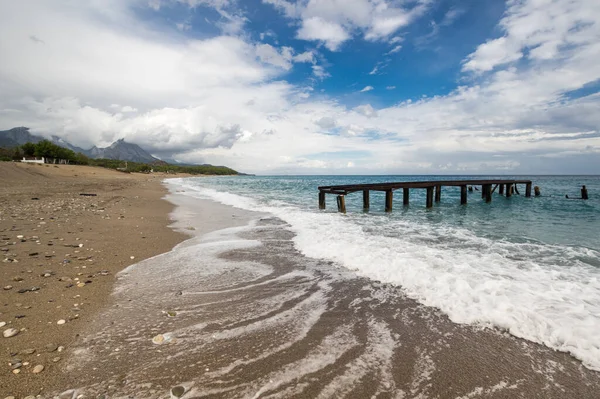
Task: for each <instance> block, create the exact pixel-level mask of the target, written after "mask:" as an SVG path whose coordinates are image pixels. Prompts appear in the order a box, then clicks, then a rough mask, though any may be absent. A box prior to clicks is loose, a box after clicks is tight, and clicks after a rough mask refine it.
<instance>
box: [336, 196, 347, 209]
mask: <svg viewBox="0 0 600 399" xmlns="http://www.w3.org/2000/svg"><path fill="white" fill-rule="evenodd" d="M337 206H338V211H339V212H342V213H346V197H345V196H343V195H338V196H337Z"/></svg>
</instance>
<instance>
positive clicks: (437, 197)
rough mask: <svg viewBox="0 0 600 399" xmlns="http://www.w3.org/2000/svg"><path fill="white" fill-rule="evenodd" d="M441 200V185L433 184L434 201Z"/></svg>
mask: <svg viewBox="0 0 600 399" xmlns="http://www.w3.org/2000/svg"><path fill="white" fill-rule="evenodd" d="M441 200H442V186H440V185H437V186H435V202H440V201H441Z"/></svg>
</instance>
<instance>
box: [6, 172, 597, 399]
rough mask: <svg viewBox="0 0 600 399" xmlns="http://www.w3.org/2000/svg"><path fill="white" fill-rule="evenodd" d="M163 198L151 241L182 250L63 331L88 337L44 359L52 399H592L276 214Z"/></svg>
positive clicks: (536, 360)
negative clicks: (349, 263)
mask: <svg viewBox="0 0 600 399" xmlns="http://www.w3.org/2000/svg"><path fill="white" fill-rule="evenodd" d="M171 182H173V181H171ZM156 183H158V182H156ZM113 184H114V183H113ZM158 186H160V187H162V191H160V190H159V191H160V192H162V193H163V194H164V193H165V192H166V190H165V189H164V186H162V185H160V183H159V184H158ZM167 186H168V187H169V189H170V193H169V194H167V196H166V199H168V201H170V204H169V203H167V202H166V201H164V200H162V199H160V201H162V202H163V203H164V204H166V208H164V209H166V210H167V212H166V213H165V214H162V215H160V216H158V215H154V216H155V217H157V218H158V219H157V220H158V221H160V222H162V223H163V224H162V227H161V228H157V230H154V231H156V234H157V239H158V240H162V239H163V238H164V237H166V235H165V234H167V235H168V232H167V230H170V231H171V233H172V234H173V235H174V237H176V238H177V239H175V241H176V242H174V243H173V245H174V248H173V249H172V250H171V248H168V249H166V250H165V251H163V252H162V253H158V251H157V250H158V248H157V247H153V248H152V249H153V250H155V253H154V255H149V256H146V257H143V256H139V257H138V256H136V259H135V260H131V259H128V260H129V262H123V263H122V266H123V267H121V268H120V269H115V270H114V276H115V278H116V280H114V279H111V281H113V282H115V284H113V283H110V284H109V285H108V286H109V287H110V288H109V289H108V291H107V293H106V300H105V301H104V302H102V303H101V304H100V305H101V306H100V305H98V306H97V307H95V308H92V307H90V308H86V309H88V310H89V312H88V313H87V315H88V316H87V318H86V319H85V321H86V322H85V323H82V324H80V325H79V326H77V325H76V324H75V323H76V322H77V321H78V320H79V321H80V322H81V321H82V320H84V319H83V318H82V316H80V318H79V319H76V320H75V321H69V322H68V323H66V324H65V325H63V326H59V327H71V326H73V327H77V329H75V328H74V330H73V331H76V332H74V333H75V334H80V335H79V337H75V339H74V340H73V341H71V344H69V346H67V347H66V349H65V351H64V352H63V354H57V353H56V352H54V353H50V354H48V355H43V356H47V357H51V356H59V355H60V356H61V357H62V358H63V359H62V360H61V361H59V362H58V363H57V365H56V367H54V366H53V367H51V369H49V370H44V372H43V373H41V374H39V375H30V377H31V378H38V380H41V379H40V378H39V377H45V378H46V384H45V385H44V387H45V390H44V391H43V393H41V394H40V397H60V398H63V399H65V398H74V397H77V396H78V395H84V397H97V396H98V395H108V397H113V396H126V395H133V396H135V397H144V398H164V397H166V396H168V394H169V390H170V389H171V388H172V387H174V386H181V387H183V388H184V390H185V394H184V396H183V397H184V398H192V397H219V398H220V397H222V398H247V397H257V398H258V397H263V396H272V397H290V396H294V397H306V398H315V397H322V398H328V397H348V398H353V397H371V396H378V397H395V396H401V397H407V398H417V397H421V398H426V397H440V398H477V397H486V398H487V397H492V398H508V397H510V398H512V397H527V398H530V397H531V398H535V397H544V398H546V397H553V398H571V397H578V398H593V397H595V396H594V395H595V394H596V392H598V390H599V389H600V374H599V373H597V372H594V371H591V370H589V369H586V368H584V367H583V366H582V364H581V362H580V361H578V360H576V359H574V358H573V357H571V356H570V355H568V354H566V353H561V352H556V351H553V350H552V349H549V348H547V347H544V346H542V345H538V344H535V343H532V342H529V341H525V340H522V339H519V338H515V337H514V336H512V335H509V334H508V333H507V332H503V331H500V330H498V329H483V328H481V327H477V326H470V325H461V324H455V323H453V322H451V321H450V320H449V318H448V317H447V316H446V315H444V314H443V313H442V312H441V311H439V310H437V309H435V308H431V307H427V306H424V305H421V304H419V303H418V302H416V301H414V300H412V299H410V298H408V297H407V296H406V295H405V293H404V292H403V290H402V288H401V287H397V286H394V285H391V284H382V283H380V282H377V281H374V280H371V279H368V278H365V277H360V276H357V274H356V273H355V272H351V271H349V270H347V269H345V268H344V267H341V265H337V264H335V263H334V262H330V261H323V260H318V259H313V258H307V257H305V256H303V255H302V254H300V253H299V252H298V251H297V250H296V248H295V246H294V243H293V239H294V233H293V232H292V231H291V230H290V229H289V227H290V226H288V225H287V224H286V223H285V222H283V221H282V220H280V219H278V218H276V217H274V216H272V215H265V214H258V213H254V212H249V211H244V210H240V209H238V208H233V207H230V206H228V205H223V204H220V203H217V202H214V201H211V200H206V199H200V198H197V197H195V195H194V193H191V192H189V190H188V189H187V188H181V187H180V188H177V185H175V184H171V183H168V184H167ZM118 192H119V191H118V190H116V191H114V193H118ZM114 193H113V194H114ZM130 195H131V194H129V195H128V196H124V197H127V198H131V197H130ZM134 197H135V196H134ZM160 198H163V196H161V197H160ZM120 201H123V200H122V199H121V200H120ZM131 205H132V207H135V205H134V204H131ZM138 205H142V204H141V203H140V204H138ZM128 208H129V207H128ZM139 208H140V209H138V211H140V212H141V209H142V208H145V206H140V207H139ZM107 209H108V208H107ZM115 209H116V208H115ZM169 211H170V212H171V213H170V215H171V216H170V219H171V220H170V221H171V223H170V226H171V227H170V228H167V227H166V224H167V223H165V221H167V220H169V219H168V218H165V215H166V214H168V212H169ZM105 212H106V210H105ZM126 219H128V218H127V216H126V217H125V219H117V220H118V221H119V222H121V221H123V220H126ZM172 219H174V221H173V220H172ZM36 222H37V221H36ZM114 222H115V221H114V219H111V220H110V223H112V225H114ZM157 226H158V225H157ZM36 228H37V226H36ZM171 228H172V229H174V230H171ZM94 230H95V231H97V230H96V229H94ZM184 234H185V235H187V237H186V236H185V235H184ZM190 235H191V236H192V237H191V238H190V237H189V236H190ZM98 245H99V244H98ZM86 247H87V244H86V245H84V247H83V248H86ZM94 248H95V247H94ZM127 248H128V249H129V248H130V247H129V246H128V247H127ZM40 253H41V252H40ZM141 259H144V260H141ZM126 260H127V259H126ZM138 261H139V262H138ZM126 263H127V264H126ZM111 276H113V274H111ZM94 284H96V282H94V283H93V284H90V285H89V286H90V287H91V286H93V285H94ZM85 288H88V285H86V286H84V287H81V288H76V287H74V288H70V289H71V290H73V289H78V290H84V289H85ZM41 291H42V290H40V291H36V292H41ZM36 292H29V293H26V294H21V295H30V294H35V293H36ZM69 293H70V292H69ZM75 294H79V292H77V293H74V294H73V295H75ZM109 294H110V295H109ZM38 295H39V294H38ZM69 300H71V301H72V299H71V298H70V297H69ZM55 304H56V303H55ZM69 306H73V304H70V305H69ZM52 311H53V312H55V311H54V309H52ZM55 313H56V312H55ZM92 315H93V316H92ZM53 327H56V326H53ZM19 336H20V335H19ZM19 336H17V337H19ZM17 337H14V338H10V339H5V340H4V341H0V342H3V343H4V342H7V341H9V340H12V339H15V338H17ZM36 355H37V353H36V354H34V355H33V356H36ZM31 367H33V364H32V365H31V366H29V368H28V369H27V371H30V370H31ZM47 371H51V372H53V373H54V372H56V373H55V374H50V373H48V374H45V373H46V372H47ZM27 374H31V373H27ZM8 377H15V376H12V375H8ZM16 377H19V375H17V376H16ZM2 392H4V391H2ZM7 394H11V395H15V396H16V397H20V396H25V395H35V394H36V393H35V392H32V391H31V390H27V392H23V393H22V394H19V395H16V394H15V393H13V392H10V393H7Z"/></svg>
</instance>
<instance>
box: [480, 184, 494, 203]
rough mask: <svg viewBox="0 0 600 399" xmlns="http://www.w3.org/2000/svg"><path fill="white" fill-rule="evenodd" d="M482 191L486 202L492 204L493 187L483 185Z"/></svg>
mask: <svg viewBox="0 0 600 399" xmlns="http://www.w3.org/2000/svg"><path fill="white" fill-rule="evenodd" d="M482 190H483V196H484V198H485V202H492V185H491V184H485V185H483V187H482Z"/></svg>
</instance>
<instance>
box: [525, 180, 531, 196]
mask: <svg viewBox="0 0 600 399" xmlns="http://www.w3.org/2000/svg"><path fill="white" fill-rule="evenodd" d="M525 197H527V198H529V197H531V183H527V184H526V185H525Z"/></svg>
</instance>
